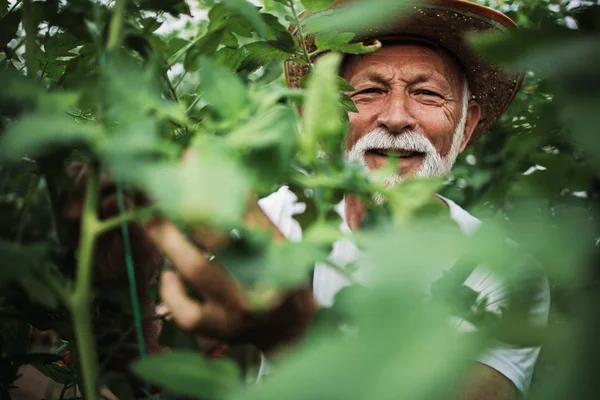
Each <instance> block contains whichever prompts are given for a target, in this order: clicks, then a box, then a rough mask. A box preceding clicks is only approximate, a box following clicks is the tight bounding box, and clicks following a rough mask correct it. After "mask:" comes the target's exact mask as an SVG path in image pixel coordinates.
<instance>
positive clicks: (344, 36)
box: [315, 32, 381, 54]
mask: <svg viewBox="0 0 600 400" xmlns="http://www.w3.org/2000/svg"><path fill="white" fill-rule="evenodd" d="M355 36H356V34H354V33H351V32H341V33H340V32H320V33H318V34H317V35H316V37H315V43H316V45H317V48H318V49H319V50H320V51H325V50H331V51H339V52H341V53H345V54H366V53H372V52H374V51H377V50H379V49H380V48H381V43H379V42H376V43H374V44H371V45H365V44H363V43H351V42H352V40H353V39H354V37H355Z"/></svg>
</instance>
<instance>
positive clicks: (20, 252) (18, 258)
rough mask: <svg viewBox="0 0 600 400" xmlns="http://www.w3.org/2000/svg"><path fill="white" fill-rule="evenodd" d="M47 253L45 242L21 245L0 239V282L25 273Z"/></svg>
mask: <svg viewBox="0 0 600 400" xmlns="http://www.w3.org/2000/svg"><path fill="white" fill-rule="evenodd" d="M46 253H47V248H46V246H45V244H42V243H39V244H31V245H22V244H18V243H14V242H9V241H6V240H0V257H2V260H4V261H3V266H2V268H0V284H3V285H4V284H6V283H8V282H10V281H13V280H14V279H17V278H19V277H21V276H23V275H25V274H27V273H29V271H30V269H31V268H33V267H35V266H36V265H38V264H39V263H40V262H42V261H43V259H44V256H45V255H46Z"/></svg>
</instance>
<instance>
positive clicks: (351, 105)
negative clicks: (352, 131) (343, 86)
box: [341, 93, 358, 112]
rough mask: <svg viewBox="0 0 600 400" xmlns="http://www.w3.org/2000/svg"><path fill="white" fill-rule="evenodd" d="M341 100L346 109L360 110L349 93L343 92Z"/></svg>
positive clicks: (350, 110) (348, 110)
mask: <svg viewBox="0 0 600 400" xmlns="http://www.w3.org/2000/svg"><path fill="white" fill-rule="evenodd" d="M341 102H342V106H343V107H344V111H347V112H358V108H356V104H354V101H353V100H352V99H351V98H350V96H348V95H347V94H343V93H342V94H341Z"/></svg>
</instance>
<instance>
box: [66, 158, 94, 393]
mask: <svg viewBox="0 0 600 400" xmlns="http://www.w3.org/2000/svg"><path fill="white" fill-rule="evenodd" d="M99 175H100V174H99V171H98V169H97V166H95V165H93V164H90V166H89V171H88V177H87V187H86V193H85V200H84V205H83V214H82V217H81V236H80V237H81V239H80V243H79V254H78V259H77V280H76V283H75V290H74V292H73V295H72V296H71V314H72V318H73V323H74V325H75V338H76V340H77V351H78V353H79V358H80V363H81V373H82V378H83V389H84V393H85V396H84V398H85V399H88V400H94V399H97V398H98V393H97V391H96V389H97V388H96V378H97V375H98V356H97V354H96V348H95V345H94V336H93V332H92V317H91V312H90V304H91V301H92V294H91V292H92V257H93V254H94V242H95V241H96V236H97V232H98V224H99V222H98V217H97V214H96V213H97V206H98V180H99Z"/></svg>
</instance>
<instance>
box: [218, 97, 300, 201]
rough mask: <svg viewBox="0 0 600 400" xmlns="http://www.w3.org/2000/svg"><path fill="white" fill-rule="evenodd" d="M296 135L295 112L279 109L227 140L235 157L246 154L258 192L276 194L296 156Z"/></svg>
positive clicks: (246, 163) (259, 118) (236, 132)
mask: <svg viewBox="0 0 600 400" xmlns="http://www.w3.org/2000/svg"><path fill="white" fill-rule="evenodd" d="M296 131H297V129H296V118H295V115H294V112H293V110H292V109H290V108H289V107H284V106H281V105H276V106H274V107H271V108H270V109H268V110H267V111H266V112H265V113H261V114H258V115H256V116H255V117H254V118H252V119H251V120H250V121H248V122H246V123H244V124H243V125H241V126H240V127H238V128H237V129H235V130H234V131H233V132H231V133H230V134H229V135H228V136H227V138H226V140H227V143H228V145H229V146H231V147H232V148H234V149H235V150H234V154H237V153H239V154H242V159H243V161H244V163H245V165H246V166H247V168H248V170H249V171H252V172H253V173H254V176H255V182H256V184H255V190H256V191H259V192H262V191H268V190H272V189H273V186H276V184H277V183H281V182H282V181H283V180H284V177H285V176H286V173H287V172H288V171H289V168H290V165H291V163H292V158H293V156H294V145H295V141H296Z"/></svg>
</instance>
